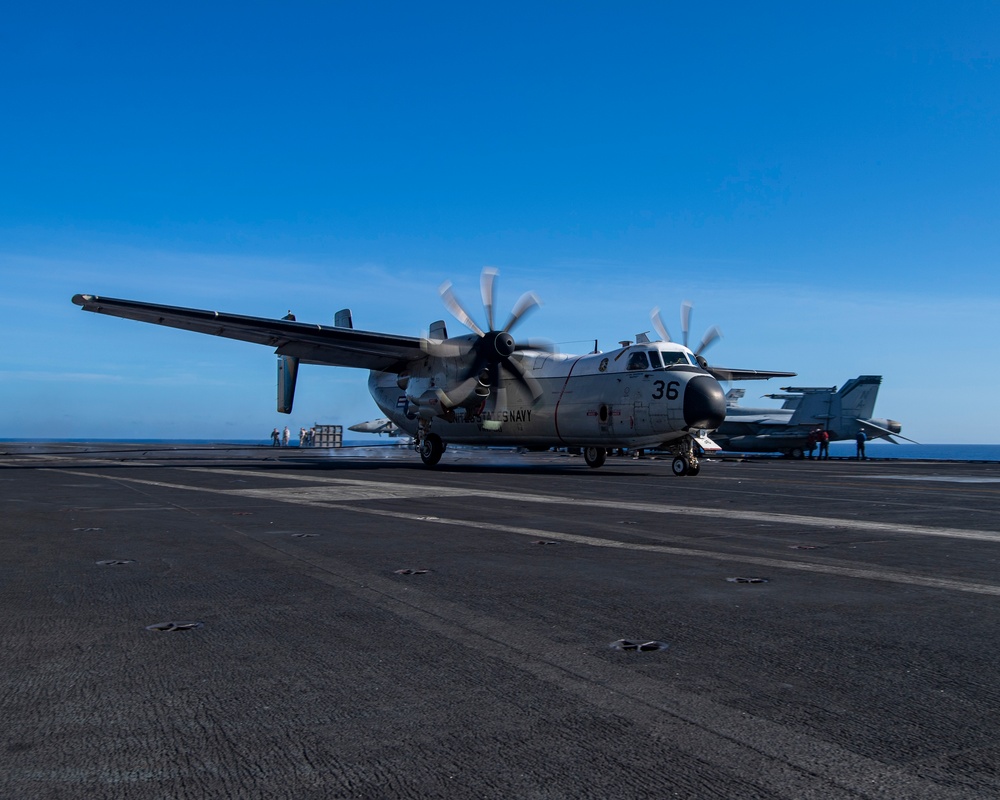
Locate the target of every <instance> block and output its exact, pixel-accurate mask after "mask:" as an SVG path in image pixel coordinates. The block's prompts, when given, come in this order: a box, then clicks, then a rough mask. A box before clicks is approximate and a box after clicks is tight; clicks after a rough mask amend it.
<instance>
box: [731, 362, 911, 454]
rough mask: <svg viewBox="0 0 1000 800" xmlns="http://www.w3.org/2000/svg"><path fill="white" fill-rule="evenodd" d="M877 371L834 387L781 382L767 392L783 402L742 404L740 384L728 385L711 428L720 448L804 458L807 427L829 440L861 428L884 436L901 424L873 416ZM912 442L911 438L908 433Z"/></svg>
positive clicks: (870, 434)
mask: <svg viewBox="0 0 1000 800" xmlns="http://www.w3.org/2000/svg"><path fill="white" fill-rule="evenodd" d="M881 383H882V376H881V375H859V376H858V377H857V378H851V380H849V381H847V382H846V383H845V384H844V385H843V386H841V387H840V391H837V387H836V386H830V387H814V386H785V387H783V388H782V390H781V391H782V392H784V394H767V395H764V396H765V397H768V398H771V399H773V400H782V401H784V402H783V403H782V406H781V408H744V407H743V406H741V405H739V400H740V398H741V397H743V390H742V389H730V390H729V393H728V394H727V395H726V419H725V422H723V423H722V424H721V425H720V426H719V428H718V430H717V431H716V432H715V433H714V434H712V440H713V441H715V442H716V443H717V444H718V445H719V446H720V447H722V449H723V450H736V451H740V452H748V453H783V454H785V455H786V456H790V457H791V458H802V457H803V455H804V453H805V449H806V447H807V442H808V439H809V432H810V431H814V430H816V429H817V428H823V429H825V430H827V431H829V432H830V441H840V440H843V439H854V437H855V435H856V434H857V432H858V431H859V430H863V431H864V432H865V435H866V436H867V437H868V438H869V439H887V440H888V441H890V442H892V443H893V444H898V443H897V442H896V440H895V439H893V438H892V437H893V436H898V437H899V438H900V439H906V437H905V436H903V435H901V434H900V431H902V430H903V426H902V425H900V424H899V423H898V422H896V420H893V419H872V414H873V413H874V411H875V398H876V396H877V395H878V388H879V385H880V384H881ZM906 441H908V442H912V441H913V440H912V439H906Z"/></svg>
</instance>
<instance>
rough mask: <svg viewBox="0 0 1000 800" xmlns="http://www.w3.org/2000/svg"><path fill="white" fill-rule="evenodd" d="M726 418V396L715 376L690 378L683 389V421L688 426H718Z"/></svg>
mask: <svg viewBox="0 0 1000 800" xmlns="http://www.w3.org/2000/svg"><path fill="white" fill-rule="evenodd" d="M725 418H726V396H725V395H724V394H723V393H722V387H721V386H720V385H719V382H718V381H717V380H715V378H711V377H709V376H707V375H706V376H704V377H697V378H692V379H691V380H690V381H688V385H687V388H686V389H685V390H684V422H685V423H687V426H688V428H707V429H709V430H714V429H715V428H718V427H719V426H720V425H721V424H722V421H723V420H724V419H725Z"/></svg>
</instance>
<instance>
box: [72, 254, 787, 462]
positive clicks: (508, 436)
mask: <svg viewBox="0 0 1000 800" xmlns="http://www.w3.org/2000/svg"><path fill="white" fill-rule="evenodd" d="M496 275H497V272H496V270H494V269H491V268H487V269H484V270H483V273H482V277H481V292H482V299H483V306H484V308H485V312H486V326H485V328H483V327H480V326H479V325H477V324H476V322H475V321H474V320H473V318H472V316H471V315H470V314H469V313H468V312H467V311H465V309H464V308H463V307H462V305H461V303H459V301H458V299H457V298H456V297H455V294H454V292H453V291H452V288H451V284H450V283H445V284H444V285H443V286H442V287H441V289H440V293H441V297H442V299H443V300H444V303H445V305H446V306H447V308H448V310H449V311H451V313H452V314H453V315H454V316H455V318H456V319H458V321H459V322H461V323H462V324H463V325H465V326H466V327H467V328H468V329H469V330H470V331H472V333H471V334H466V335H463V336H457V337H454V338H450V337H449V336H448V333H447V330H446V327H445V323H444V321H442V320H438V321H436V322H434V323H432V324H431V326H430V333H429V336H428V337H427V338H415V337H410V336H398V335H394V334H386V333H374V332H370V331H363V330H355V329H354V327H353V321H352V315H351V312H350V310H348V309H344V310H343V311H340V312H338V313H337V315H336V317H335V324H334V325H333V326H332V327H331V326H323V325H317V324H313V323H305V322H298V321H295V320H294V318H292V316H291V314H289V316H288V317H285V318H283V319H267V318H262V317H249V316H242V315H237V314H226V313H221V312H217V311H204V310H199V309H193V308H181V307H176V306H164V305H157V304H153V303H145V302H137V301H134V300H119V299H114V298H109V297H99V296H97V295H91V294H78V295H75V296H74V297H73V302H74V303H76V304H77V305H78V306H81V307H82V308H83V310H84V311H91V312H94V313H98V314H109V315H111V316H116V317H124V318H126V319H134V320H138V321H140V322H149V323H153V324H157V325H167V326H169V327H173V328H183V329H186V330H191V331H195V332H197V333H206V334H212V335H214V336H223V337H226V338H230V339H239V340H242V341H248V342H254V343H257V344H263V345H267V346H268V347H273V348H275V352H276V353H277V355H278V357H279V358H278V411H280V412H283V413H290V412H291V409H292V401H293V398H294V393H295V383H296V378H297V374H298V366H299V364H300V363H303V364H324V365H332V366H344V367H360V368H363V369H368V370H369V371H370V372H369V377H368V388H369V390H370V391H371V394H372V397H373V398H374V399H375V403H376V404H377V405H378V407H379V408H380V409H381V410H382V412H383V413H384V414H385V415H386V417H388V418H389V419H390V420H392V421H393V422H394V423H395V424H396V425H398V426H399V427H400V428H401V429H402V430H403V431H405V432H406V433H407V434H409V435H410V436H412V437H413V439H414V443H415V445H414V446H415V448H416V449H417V451H418V452H419V453H420V457H421V459H422V460H423V463H424V464H425V465H427V466H434V465H435V464H437V463H438V461H439V460H440V459H441V456H442V454H443V453H444V451H445V448H446V447H447V445H448V444H450V443H455V444H467V445H487V446H489V445H502V446H508V447H509V446H520V447H525V448H528V449H539V450H544V449H548V448H550V447H565V446H569V447H580V448H583V451H584V459H585V461H586V462H587V464H588V465H589V466H591V467H599V466H601V465H602V464H603V463H604V461H605V456H606V450H607V449H608V448H618V447H627V448H653V447H657V448H661V449H665V450H669V451H670V452H671V454H672V455H673V456H674V459H673V472H674V474H675V475H696V474H697V473H698V471H699V462H698V455H699V453H700V452H701V448H700V447H698V446H696V441H697V440H698V439H699V437H702V441H704V437H705V434H706V432H708V431H711V430H713V429H715V428H717V427H718V426H719V425H721V424H722V421H723V419H724V418H725V413H726V406H725V397H724V395H723V392H722V387H721V386H720V385H719V379H722V380H745V379H753V378H770V377H783V376H789V375H794V373H789V372H760V371H755V370H734V369H726V368H721V367H717V368H712V367H709V366H708V364H707V362H705V360H704V358H703V357H702V356H701V354H700V351H701V350H703V349H704V348H705V346H707V345H706V343H704V342H703V344H702V346H701V347H700V348H699V351H698V352H693V351H691V350H689V349H688V348H687V347H686V346H684V345H681V344H678V343H676V342H672V341H669V336H668V335H667V334H666V329H665V327H663V325H662V322H661V321H660V320H659V316H658V312H656V311H654V314H653V323H654V325H655V326H656V327H657V329H658V330H661V334H662V335H663V338H664V339H668V341H659V342H650V341H649V340H648V339H647V338H646V337H645V336H643V337H640V342H638V343H636V344H632V343H623V346H622V347H621V348H619V349H617V350H613V351H611V352H608V353H600V352H595V353H590V354H587V355H566V354H559V353H554V352H551V348H549V347H548V346H547V345H545V344H542V343H537V342H531V341H525V342H517V341H515V339H514V337H513V336H512V335H511V331H512V330H513V328H514V327H515V326H516V325H517V324H518V323H519V322H520V321H521V320H522V319H523V318H524V316H525V315H526V314H527V313H528V312H530V311H531V310H532V309H534V308H535V307H536V306H537V305H538V304H539V301H538V298H537V297H536V296H535V295H534V294H533V293H530V292H529V293H526V294H525V295H523V296H522V297H521V299H520V300H519V301H518V302H517V303H516V304H515V306H514V309H513V310H512V312H511V314H510V317H509V318H508V320H507V322H506V323H505V324H504V325H503V326H502V327H497V326H496V324H495V320H494V315H493V305H494V288H495V279H496ZM708 339H709V337H706V340H708Z"/></svg>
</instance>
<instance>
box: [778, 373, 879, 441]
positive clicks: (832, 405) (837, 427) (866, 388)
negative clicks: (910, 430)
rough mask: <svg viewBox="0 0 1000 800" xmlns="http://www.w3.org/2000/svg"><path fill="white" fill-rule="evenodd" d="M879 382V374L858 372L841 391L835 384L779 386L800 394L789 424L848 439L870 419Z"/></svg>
mask: <svg viewBox="0 0 1000 800" xmlns="http://www.w3.org/2000/svg"><path fill="white" fill-rule="evenodd" d="M881 383H882V376H881V375H860V376H858V377H857V378H851V380H849V381H847V383H845V384H844V385H843V386H841V387H840V391H837V388H836V387H830V388H828V389H827V388H801V387H788V388H786V389H782V391H784V392H797V393H799V394H800V395H801V397H800V398H799V401H798V405H796V406H795V412H794V413H793V414H792V418H791V419H790V420H789V424H790V425H805V426H810V427H820V428H825V429H827V430H829V431H830V432H831V435H832V437H833V438H834V439H849V438H851V437H853V436H854V434H856V433H857V432H858V429H859V428H860V427H862V424H861V421H862V420H870V419H871V418H872V414H873V413H874V412H875V398H876V397H878V387H879V386H880V385H881Z"/></svg>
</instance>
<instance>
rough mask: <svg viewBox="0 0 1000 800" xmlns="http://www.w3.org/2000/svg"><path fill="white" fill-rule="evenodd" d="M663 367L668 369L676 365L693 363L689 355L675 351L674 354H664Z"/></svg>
mask: <svg viewBox="0 0 1000 800" xmlns="http://www.w3.org/2000/svg"><path fill="white" fill-rule="evenodd" d="M662 355H663V365H664V366H666V367H672V366H673V365H674V364H690V363H691V361H690V359H689V358H688V357H687V353H685V352H683V351H680V350H675V351H672V352H663V353H662Z"/></svg>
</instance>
